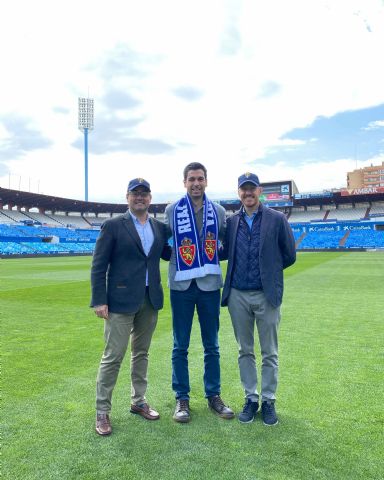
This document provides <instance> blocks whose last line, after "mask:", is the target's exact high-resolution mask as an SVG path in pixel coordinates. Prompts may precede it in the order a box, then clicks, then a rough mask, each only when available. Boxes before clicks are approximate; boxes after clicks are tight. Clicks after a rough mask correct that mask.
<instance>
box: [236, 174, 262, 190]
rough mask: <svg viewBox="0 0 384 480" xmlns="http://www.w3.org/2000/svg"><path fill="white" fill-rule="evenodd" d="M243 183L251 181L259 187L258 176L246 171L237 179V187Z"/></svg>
mask: <svg viewBox="0 0 384 480" xmlns="http://www.w3.org/2000/svg"><path fill="white" fill-rule="evenodd" d="M244 183H253V184H254V185H256V187H260V181H259V177H258V176H257V175H255V174H254V173H250V172H246V173H244V174H243V175H240V177H239V180H238V188H240V187H241V186H242V185H244Z"/></svg>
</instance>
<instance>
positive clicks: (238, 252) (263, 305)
mask: <svg viewBox="0 0 384 480" xmlns="http://www.w3.org/2000/svg"><path fill="white" fill-rule="evenodd" d="M261 192H262V187H261V186H260V182H259V178H258V177H257V175H255V174H253V173H245V174H244V175H241V176H240V177H239V179H238V194H239V197H240V200H241V203H242V207H241V209H240V210H239V211H238V212H237V213H235V214H234V215H233V216H231V217H229V218H228V219H227V229H226V237H225V242H224V246H225V249H224V252H223V256H222V258H228V267H227V275H226V279H225V284H224V289H223V295H222V302H221V304H222V305H223V306H226V305H228V309H229V313H230V316H231V320H232V325H233V330H234V333H235V337H236V340H237V343H238V346H239V357H238V363H239V369H240V378H241V383H242V385H243V388H244V392H245V405H244V408H243V411H242V412H241V413H240V415H239V420H240V422H242V423H249V422H252V421H253V419H254V417H255V415H256V413H257V411H258V408H259V393H258V390H257V384H258V379H257V371H256V362H255V351H254V330H255V323H256V327H257V331H258V336H259V343H260V350H261V357H262V364H261V377H262V380H261V398H262V403H261V414H262V418H263V422H264V424H266V425H276V424H277V423H278V419H277V415H276V410H275V399H276V396H275V393H276V389H277V372H278V339H277V331H278V326H279V322H280V305H281V302H282V297H283V270H284V269H285V268H287V267H289V266H290V265H292V264H293V263H294V262H295V260H296V252H295V241H294V237H293V233H292V230H291V227H290V226H289V224H288V221H287V219H286V217H285V215H284V214H283V213H280V212H277V211H275V210H272V209H270V208H267V207H265V206H263V205H262V204H261V203H260V201H259V197H260V194H261Z"/></svg>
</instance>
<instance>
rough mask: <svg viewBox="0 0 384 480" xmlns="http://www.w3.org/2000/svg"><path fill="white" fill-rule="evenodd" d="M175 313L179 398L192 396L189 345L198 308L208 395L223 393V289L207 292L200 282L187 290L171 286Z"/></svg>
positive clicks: (174, 384) (174, 383) (174, 353)
mask: <svg viewBox="0 0 384 480" xmlns="http://www.w3.org/2000/svg"><path fill="white" fill-rule="evenodd" d="M171 306H172V317H173V351H172V388H173V390H174V392H175V394H176V399H183V400H184V399H185V400H187V399H189V392H190V385H189V372H188V347H189V341H190V337H191V330H192V321H193V315H194V312H195V307H196V310H197V315H198V318H199V323H200V332H201V339H202V342H203V346H204V390H205V396H206V397H207V398H208V397H211V396H213V395H219V394H220V353H219V338H218V333H219V315H220V290H213V291H210V292H205V291H203V290H200V289H199V287H198V286H197V285H196V282H194V281H193V282H192V283H191V285H190V287H189V288H188V289H187V290H184V291H178V290H171Z"/></svg>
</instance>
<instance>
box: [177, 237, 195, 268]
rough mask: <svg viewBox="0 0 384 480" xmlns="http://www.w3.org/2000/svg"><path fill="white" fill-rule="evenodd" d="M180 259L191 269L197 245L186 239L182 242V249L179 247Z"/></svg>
mask: <svg viewBox="0 0 384 480" xmlns="http://www.w3.org/2000/svg"><path fill="white" fill-rule="evenodd" d="M179 252H180V257H181V259H182V260H183V262H184V263H185V264H186V265H187V266H188V267H190V266H191V265H192V264H193V261H194V260H195V255H196V245H193V244H192V239H191V238H187V237H184V238H183V240H182V241H181V247H179Z"/></svg>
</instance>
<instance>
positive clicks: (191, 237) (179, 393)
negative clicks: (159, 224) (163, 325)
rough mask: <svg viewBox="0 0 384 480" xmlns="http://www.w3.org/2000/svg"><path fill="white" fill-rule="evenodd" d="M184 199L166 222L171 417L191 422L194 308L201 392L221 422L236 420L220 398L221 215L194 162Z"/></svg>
mask: <svg viewBox="0 0 384 480" xmlns="http://www.w3.org/2000/svg"><path fill="white" fill-rule="evenodd" d="M184 186H185V188H186V190H187V194H186V195H185V196H184V197H182V198H181V199H180V200H179V201H177V202H175V203H173V204H171V205H169V206H168V207H167V209H166V211H165V213H166V223H167V224H168V226H169V228H170V233H171V234H172V236H173V249H172V256H171V261H170V265H169V272H168V278H169V286H170V289H171V306H172V320H173V351H172V388H173V390H174V392H175V396H176V409H175V413H174V415H173V418H174V420H175V421H176V422H181V423H186V422H189V421H190V418H191V417H190V409H189V393H190V384H189V371H188V348H189V341H190V336H191V330H192V322H193V316H194V312H195V308H196V310H197V314H198V318H199V323H200V330H201V338H202V342H203V346H204V390H205V397H206V398H207V400H208V406H209V407H210V408H211V410H212V411H213V412H215V413H216V414H217V415H219V416H220V417H221V418H226V419H230V418H233V417H234V413H233V411H232V410H231V409H230V408H229V407H228V406H226V405H225V404H224V402H223V401H222V399H221V397H220V353H219V341H218V333H219V314H220V288H221V286H222V276H221V269H220V264H219V258H218V241H219V238H221V237H222V236H223V235H224V233H225V210H224V208H223V207H222V206H220V205H218V204H214V203H212V202H211V201H210V200H209V199H208V198H207V196H206V195H205V188H206V186H207V170H206V168H205V167H204V165H202V164H201V163H198V162H193V163H190V164H189V165H187V166H186V167H185V169H184Z"/></svg>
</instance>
